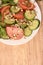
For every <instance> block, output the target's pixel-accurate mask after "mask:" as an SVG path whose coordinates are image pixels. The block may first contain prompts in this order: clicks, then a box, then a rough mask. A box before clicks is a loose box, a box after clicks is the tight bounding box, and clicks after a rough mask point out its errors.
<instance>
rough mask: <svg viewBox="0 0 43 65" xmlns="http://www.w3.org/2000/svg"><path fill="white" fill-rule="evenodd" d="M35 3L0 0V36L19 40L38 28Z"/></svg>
mask: <svg viewBox="0 0 43 65" xmlns="http://www.w3.org/2000/svg"><path fill="white" fill-rule="evenodd" d="M36 16H37V14H36V11H35V5H34V4H33V3H31V2H30V1H28V0H0V38H2V39H14V40H19V39H21V38H23V37H24V36H25V37H29V36H31V34H32V32H33V31H34V30H36V29H38V28H39V26H40V20H39V19H37V18H36Z"/></svg>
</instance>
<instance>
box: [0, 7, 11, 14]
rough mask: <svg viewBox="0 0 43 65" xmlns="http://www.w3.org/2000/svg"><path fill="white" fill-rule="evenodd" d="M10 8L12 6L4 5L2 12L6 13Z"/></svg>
mask: <svg viewBox="0 0 43 65" xmlns="http://www.w3.org/2000/svg"><path fill="white" fill-rule="evenodd" d="M9 8H10V6H4V7H3V8H2V9H1V13H2V14H4V12H5V11H6V10H8V9H9Z"/></svg>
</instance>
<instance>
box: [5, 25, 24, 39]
mask: <svg viewBox="0 0 43 65" xmlns="http://www.w3.org/2000/svg"><path fill="white" fill-rule="evenodd" d="M6 31H7V34H8V36H9V37H10V38H12V39H15V40H19V39H21V38H22V37H23V35H24V34H23V30H22V29H21V28H17V27H15V26H11V27H9V26H8V27H6Z"/></svg>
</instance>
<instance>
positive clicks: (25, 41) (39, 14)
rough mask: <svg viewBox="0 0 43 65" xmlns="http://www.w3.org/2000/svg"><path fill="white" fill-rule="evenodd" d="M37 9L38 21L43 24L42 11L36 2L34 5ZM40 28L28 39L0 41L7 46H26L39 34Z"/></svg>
mask: <svg viewBox="0 0 43 65" xmlns="http://www.w3.org/2000/svg"><path fill="white" fill-rule="evenodd" d="M34 4H35V6H36V8H35V10H36V12H37V17H36V18H37V19H39V20H40V22H41V11H40V8H39V6H38V4H37V3H36V2H35V3H34ZM38 30H39V28H38V29H37V30H35V31H34V32H33V33H32V35H31V36H29V37H27V38H26V39H24V38H22V39H20V40H4V39H0V42H2V43H4V44H7V45H20V44H25V43H27V42H28V41H30V40H31V39H32V38H33V37H34V36H35V35H36V33H37V32H38Z"/></svg>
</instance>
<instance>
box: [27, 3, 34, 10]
mask: <svg viewBox="0 0 43 65" xmlns="http://www.w3.org/2000/svg"><path fill="white" fill-rule="evenodd" d="M34 8H35V5H34V4H33V3H31V2H29V5H28V9H29V10H32V9H34Z"/></svg>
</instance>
